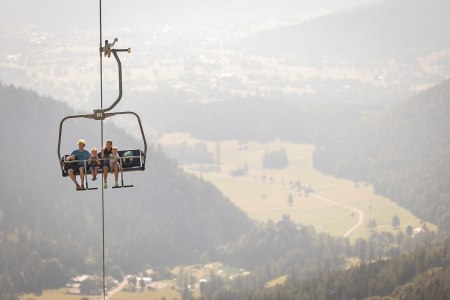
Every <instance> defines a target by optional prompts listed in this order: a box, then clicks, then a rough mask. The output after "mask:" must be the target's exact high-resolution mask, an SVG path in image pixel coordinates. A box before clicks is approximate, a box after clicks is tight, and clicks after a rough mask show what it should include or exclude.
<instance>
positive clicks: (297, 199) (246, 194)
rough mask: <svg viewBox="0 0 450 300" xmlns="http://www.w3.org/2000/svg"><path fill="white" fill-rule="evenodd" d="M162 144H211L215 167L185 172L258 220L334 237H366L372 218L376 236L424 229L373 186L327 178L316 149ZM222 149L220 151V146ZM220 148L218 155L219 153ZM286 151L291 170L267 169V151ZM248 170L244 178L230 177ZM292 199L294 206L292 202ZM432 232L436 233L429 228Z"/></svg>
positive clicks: (185, 138)
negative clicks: (286, 222)
mask: <svg viewBox="0 0 450 300" xmlns="http://www.w3.org/2000/svg"><path fill="white" fill-rule="evenodd" d="M160 142H161V144H162V145H164V144H176V143H182V142H186V143H188V144H192V145H194V144H197V143H206V144H207V147H208V150H209V151H210V152H211V153H213V155H214V157H215V159H217V157H218V158H219V164H216V165H209V166H208V165H198V164H193V165H184V166H183V169H184V170H185V171H187V172H191V173H194V174H197V175H199V176H201V177H203V178H204V179H205V180H208V181H210V182H212V183H213V184H214V185H216V186H217V187H218V188H219V189H220V190H221V191H222V192H223V193H224V194H225V195H226V196H228V197H229V198H230V200H231V201H232V202H233V203H234V204H235V205H236V206H238V207H239V208H241V209H242V210H243V211H244V212H246V213H247V214H248V215H249V216H250V217H251V218H253V219H255V220H258V221H268V220H273V221H277V220H280V219H281V218H282V216H283V215H288V216H290V218H291V219H292V220H294V221H295V222H298V223H301V224H305V225H313V226H314V227H315V228H316V230H317V231H319V232H326V233H329V234H332V235H335V236H342V235H344V233H345V232H347V230H349V229H350V228H352V227H353V226H355V225H356V224H357V223H358V220H359V218H360V214H359V213H358V212H357V211H360V212H361V213H362V214H363V215H362V217H363V219H362V224H361V225H360V226H359V227H358V228H357V229H356V230H355V231H353V232H352V233H351V234H350V235H349V237H350V238H351V239H352V240H353V239H355V238H358V237H363V238H367V237H368V236H369V235H370V231H369V229H368V227H367V222H368V220H369V219H374V220H375V221H376V223H377V227H376V230H377V231H388V232H393V233H396V232H398V231H400V230H401V231H405V229H406V227H407V226H408V225H411V226H412V227H414V228H416V227H420V226H422V225H421V220H420V219H418V218H417V217H415V216H414V215H413V214H412V213H410V212H409V211H408V210H406V209H404V208H402V207H400V206H399V205H397V204H396V203H395V202H393V201H391V200H390V199H388V198H386V197H382V196H380V195H377V194H375V193H374V191H373V188H372V186H371V185H369V184H367V183H355V182H353V181H350V180H346V179H340V178H336V177H333V176H330V175H326V174H323V173H321V172H319V171H318V170H316V169H315V168H314V167H313V163H312V156H313V152H314V146H313V145H299V144H293V143H288V142H282V141H275V142H272V143H266V144H261V143H256V142H247V143H245V144H243V143H239V142H238V141H222V142H220V143H218V142H211V141H205V140H197V139H193V138H192V137H190V136H189V135H187V134H172V135H169V136H166V137H164V138H163V139H161V141H160ZM218 144H219V145H220V146H218ZM218 148H219V149H220V150H219V151H218V152H217V149H218ZM279 149H285V151H286V153H287V155H288V160H289V165H288V166H287V167H286V168H284V169H281V170H274V169H264V168H263V167H262V158H263V156H264V153H266V152H267V151H275V150H279ZM239 168H246V169H247V174H246V175H244V176H232V175H231V172H232V171H233V170H236V169H239ZM296 182H301V185H302V186H303V187H305V186H308V187H309V188H310V189H311V190H312V192H310V193H305V191H304V190H299V189H297V188H296V187H295V186H293V185H294V184H295V183H296ZM289 197H291V199H292V201H291V203H289V202H288V198H289ZM394 215H397V216H398V217H399V218H400V226H399V227H398V228H393V227H392V217H393V216H394ZM427 227H428V228H429V229H435V226H434V225H432V224H427Z"/></svg>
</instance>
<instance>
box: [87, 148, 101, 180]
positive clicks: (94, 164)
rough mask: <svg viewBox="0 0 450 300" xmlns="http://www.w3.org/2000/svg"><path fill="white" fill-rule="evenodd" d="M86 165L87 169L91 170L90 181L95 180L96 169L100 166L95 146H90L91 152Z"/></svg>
mask: <svg viewBox="0 0 450 300" xmlns="http://www.w3.org/2000/svg"><path fill="white" fill-rule="evenodd" d="M88 165H89V170H90V171H91V174H92V181H96V180H97V173H98V169H99V167H100V160H99V159H98V151H97V148H95V147H92V149H91V154H90V156H89V160H88Z"/></svg>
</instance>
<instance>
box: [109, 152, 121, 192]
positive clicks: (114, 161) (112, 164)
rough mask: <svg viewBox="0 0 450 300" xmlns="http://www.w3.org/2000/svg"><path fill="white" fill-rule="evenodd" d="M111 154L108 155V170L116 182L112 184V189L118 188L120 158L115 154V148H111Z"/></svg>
mask: <svg viewBox="0 0 450 300" xmlns="http://www.w3.org/2000/svg"><path fill="white" fill-rule="evenodd" d="M111 151H112V152H111V154H110V155H109V168H110V169H111V172H113V173H114V176H115V179H116V182H115V184H114V187H118V186H119V183H118V179H119V171H120V163H119V160H120V156H119V153H118V152H117V151H118V149H117V147H112V149H111Z"/></svg>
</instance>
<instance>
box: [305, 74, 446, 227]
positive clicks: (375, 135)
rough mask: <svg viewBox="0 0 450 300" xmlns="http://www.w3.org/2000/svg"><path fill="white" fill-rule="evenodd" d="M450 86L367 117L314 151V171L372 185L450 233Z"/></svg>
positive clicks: (439, 88) (428, 92)
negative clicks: (449, 229)
mask: <svg viewBox="0 0 450 300" xmlns="http://www.w3.org/2000/svg"><path fill="white" fill-rule="evenodd" d="M449 116H450V80H447V81H445V82H443V83H441V84H439V85H437V86H435V87H433V88H431V89H429V90H427V91H424V92H422V93H420V94H419V95H417V96H416V97H413V98H412V99H410V100H408V101H405V102H403V103H401V104H399V105H397V106H396V107H394V108H393V109H391V110H389V111H387V112H385V113H378V114H375V115H373V114H368V115H365V116H363V117H362V118H361V120H360V121H359V122H355V123H354V124H353V125H351V126H347V127H345V128H342V129H341V130H340V131H338V132H337V133H336V134H335V135H334V136H332V137H331V138H330V139H329V140H328V141H327V142H325V143H324V144H322V145H319V146H318V148H317V151H316V152H315V154H314V163H315V166H316V167H317V168H319V169H321V170H323V171H326V172H328V173H332V174H335V175H337V176H342V177H347V178H351V179H353V180H355V181H368V182H370V183H372V184H373V185H374V187H375V190H376V191H377V192H378V193H381V194H384V195H386V196H388V197H389V198H391V199H393V200H394V201H397V202H398V203H400V204H401V205H403V206H405V207H407V208H408V209H410V210H411V211H412V212H414V213H415V214H416V215H418V216H420V217H422V218H423V219H424V220H426V221H430V222H435V223H437V224H439V225H440V226H442V227H445V228H450V183H449V181H448V179H449V178H450V118H449Z"/></svg>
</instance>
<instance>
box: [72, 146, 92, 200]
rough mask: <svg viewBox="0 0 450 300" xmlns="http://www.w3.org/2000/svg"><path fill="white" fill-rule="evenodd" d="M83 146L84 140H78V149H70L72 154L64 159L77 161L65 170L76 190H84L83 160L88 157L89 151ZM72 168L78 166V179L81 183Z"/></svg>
mask: <svg viewBox="0 0 450 300" xmlns="http://www.w3.org/2000/svg"><path fill="white" fill-rule="evenodd" d="M84 147H86V141H85V140H78V149H75V150H73V151H72V154H71V155H70V156H68V157H67V159H66V160H68V161H70V160H77V161H78V163H77V164H75V165H74V166H72V167H71V168H70V169H68V170H67V173H68V174H69V177H70V179H72V181H73V182H74V183H75V186H76V189H77V191H79V190H85V187H84V172H85V171H84V160H88V159H89V151H87V150H85V149H84ZM74 168H78V170H79V172H80V181H81V185H80V184H78V182H77V178H76V175H75V170H74Z"/></svg>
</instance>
